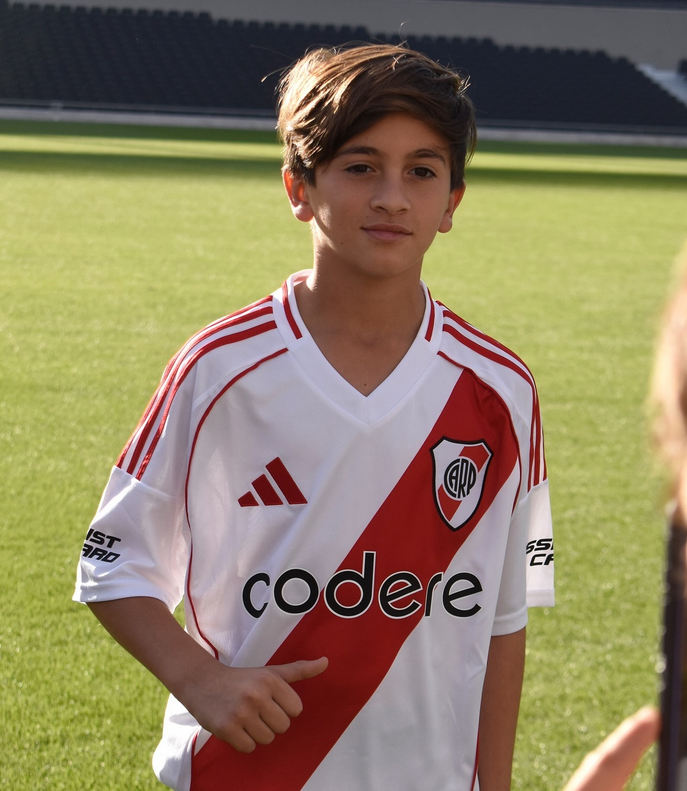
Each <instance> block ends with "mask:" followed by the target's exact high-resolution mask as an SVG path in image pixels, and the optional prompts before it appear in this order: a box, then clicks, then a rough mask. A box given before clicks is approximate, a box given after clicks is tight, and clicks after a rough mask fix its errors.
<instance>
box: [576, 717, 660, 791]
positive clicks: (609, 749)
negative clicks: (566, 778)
mask: <svg viewBox="0 0 687 791" xmlns="http://www.w3.org/2000/svg"><path fill="white" fill-rule="evenodd" d="M659 727H660V718H659V714H658V712H657V711H656V710H655V709H652V708H649V707H646V708H643V709H640V710H639V711H638V712H636V714H633V715H632V716H631V717H628V718H627V719H626V720H625V721H624V722H623V723H621V724H620V725H619V726H618V727H617V728H616V730H615V731H613V733H612V734H611V735H610V736H609V737H608V738H607V739H606V740H605V741H603V742H602V743H601V744H600V745H599V746H598V747H597V748H596V750H594V751H593V752H591V753H589V755H588V756H587V757H586V758H585V759H584V761H583V762H582V764H581V765H580V768H579V769H578V770H577V772H575V774H574V775H573V777H572V779H571V780H570V782H569V783H568V785H567V786H566V787H565V789H564V791H622V789H623V787H624V785H625V783H626V782H627V780H628V778H629V777H630V775H631V774H632V772H633V771H634V769H635V768H636V766H637V764H638V763H639V761H640V759H641V757H642V755H643V754H644V753H645V752H646V750H647V749H648V748H649V747H650V746H651V744H652V743H653V742H654V741H656V739H657V738H658V732H659Z"/></svg>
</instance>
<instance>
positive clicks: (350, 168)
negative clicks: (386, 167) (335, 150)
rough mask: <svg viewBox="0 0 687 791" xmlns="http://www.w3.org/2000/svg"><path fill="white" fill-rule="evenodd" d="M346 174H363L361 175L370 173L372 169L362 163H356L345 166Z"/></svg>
mask: <svg viewBox="0 0 687 791" xmlns="http://www.w3.org/2000/svg"><path fill="white" fill-rule="evenodd" d="M346 172H347V173H354V174H356V175H357V174H363V173H371V172H372V168H371V167H370V166H369V165H366V164H365V163H363V162H357V163H355V164H354V165H347V166H346Z"/></svg>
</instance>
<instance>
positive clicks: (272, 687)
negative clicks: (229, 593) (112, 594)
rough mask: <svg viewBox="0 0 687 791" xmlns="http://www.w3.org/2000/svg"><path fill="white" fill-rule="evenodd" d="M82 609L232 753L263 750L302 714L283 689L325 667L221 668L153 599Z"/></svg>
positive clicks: (295, 697)
mask: <svg viewBox="0 0 687 791" xmlns="http://www.w3.org/2000/svg"><path fill="white" fill-rule="evenodd" d="M88 606H89V607H90V608H91V610H92V611H93V613H94V615H95V616H96V618H98V620H99V621H100V622H101V623H102V624H103V626H104V627H105V628H106V629H107V631H108V632H109V633H110V634H111V635H112V636H113V637H114V639H115V640H116V641H117V642H118V643H119V644H120V645H122V646H123V647H124V648H125V649H126V650H127V651H128V652H129V653H130V654H132V655H133V656H134V657H136V659H138V661H139V662H141V664H143V665H144V666H145V667H147V668H148V670H150V671H151V673H153V675H155V676H156V677H157V678H158V679H159V680H160V681H161V682H162V683H163V684H164V685H165V687H167V689H168V690H169V691H170V692H171V693H172V695H174V697H175V698H176V699H177V700H178V701H180V702H181V703H182V704H183V705H184V706H186V708H187V709H188V711H189V712H190V713H191V714H192V715H193V716H194V717H195V718H196V720H197V721H198V722H199V723H200V725H202V726H203V728H205V729H206V730H208V731H210V733H213V734H214V735H215V736H217V737H218V738H220V739H222V740H223V741H226V742H228V743H229V744H231V745H232V747H234V748H236V749H237V750H239V751H240V752H251V751H252V750H254V749H255V746H256V744H269V743H270V742H272V741H273V740H274V737H275V735H276V734H278V733H283V732H284V731H286V729H287V728H288V727H289V724H290V720H291V718H292V717H297V716H298V715H299V714H300V712H301V710H302V708H303V706H302V704H301V700H300V698H299V697H298V695H297V694H296V692H295V690H294V689H293V688H292V687H291V684H292V683H293V682H295V681H301V680H303V679H306V678H312V677H313V676H316V675H319V673H321V672H322V671H323V670H324V669H325V668H326V667H327V660H326V659H325V658H324V657H322V658H320V659H317V660H314V661H301V662H293V663H291V664H288V665H272V666H270V667H256V668H233V667H227V666H226V665H223V664H222V663H221V662H218V661H217V660H216V659H215V658H214V657H213V656H211V655H210V654H209V653H208V652H207V651H205V649H203V648H202V647H201V646H200V645H199V644H198V643H196V641H195V640H194V639H193V638H192V637H191V636H190V635H189V634H188V633H187V632H185V631H184V629H182V627H181V626H180V625H179V623H178V621H177V620H176V618H175V617H174V616H173V615H172V613H170V612H169V610H168V609H167V607H166V606H165V605H164V604H163V602H161V601H160V600H158V599H153V598H147V597H135V598H130V599H116V600H114V601H107V602H97V603H91V604H89V605H88Z"/></svg>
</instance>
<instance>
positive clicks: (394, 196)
mask: <svg viewBox="0 0 687 791" xmlns="http://www.w3.org/2000/svg"><path fill="white" fill-rule="evenodd" d="M371 203H372V208H373V209H376V210H378V211H384V212H387V213H388V214H398V213H399V212H402V211H407V210H408V209H409V208H410V200H409V198H408V193H407V191H406V189H405V185H404V183H403V177H402V176H401V175H396V174H391V173H387V174H383V175H380V177H379V179H377V181H376V183H375V189H374V191H373V193H372V200H371Z"/></svg>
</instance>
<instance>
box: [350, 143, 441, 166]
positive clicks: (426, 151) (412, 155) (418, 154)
mask: <svg viewBox="0 0 687 791" xmlns="http://www.w3.org/2000/svg"><path fill="white" fill-rule="evenodd" d="M351 154H362V155H366V156H376V155H379V154H380V151H379V149H378V148H374V147H373V146H347V147H346V148H341V149H339V151H337V152H336V154H334V159H338V158H339V157H344V156H348V155H351ZM416 158H418V159H438V160H439V161H440V162H443V163H444V164H446V161H447V160H446V157H445V156H444V155H443V154H441V153H440V152H439V151H436V150H435V149H433V148H418V149H417V150H416V151H410V152H409V153H408V159H416Z"/></svg>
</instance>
